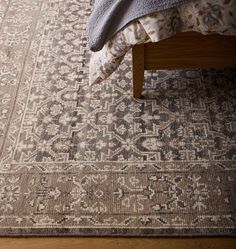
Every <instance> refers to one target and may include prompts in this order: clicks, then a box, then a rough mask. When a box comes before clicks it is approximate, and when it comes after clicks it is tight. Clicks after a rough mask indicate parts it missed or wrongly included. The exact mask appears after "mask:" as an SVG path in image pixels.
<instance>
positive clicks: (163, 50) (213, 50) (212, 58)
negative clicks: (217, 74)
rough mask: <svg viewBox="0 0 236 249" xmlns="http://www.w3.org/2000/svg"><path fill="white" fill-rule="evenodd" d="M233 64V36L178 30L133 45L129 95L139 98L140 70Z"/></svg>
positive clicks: (235, 48)
mask: <svg viewBox="0 0 236 249" xmlns="http://www.w3.org/2000/svg"><path fill="white" fill-rule="evenodd" d="M224 67H236V36H222V35H216V34H214V35H202V34H199V33H196V32H186V33H179V34H177V35H175V36H173V37H171V38H168V39H165V40H162V41H159V42H157V43H146V44H140V45H136V46H134V47H133V96H134V97H135V98H141V97H142V89H143V81H144V71H145V70H158V69H178V68H182V69H184V68H224Z"/></svg>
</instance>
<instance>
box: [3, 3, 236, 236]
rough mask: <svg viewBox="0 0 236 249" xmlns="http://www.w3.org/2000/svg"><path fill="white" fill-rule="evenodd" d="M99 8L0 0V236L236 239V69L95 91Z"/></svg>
mask: <svg viewBox="0 0 236 249" xmlns="http://www.w3.org/2000/svg"><path fill="white" fill-rule="evenodd" d="M92 5H93V1H89V0H69V1H62V0H35V1H27V0H12V1H10V0H2V1H1V3H0V148H1V149H0V159H1V162H0V235H1V236H6V235H12V236H27V235H28V236H30V235H42V236H45V235H58V236H59V235H98V236H102V235H108V236H110V235H120V236H128V235H134V236H160V235H161V236H180V235H184V236H188V235H191V236H194V235H208V236H211V235H235V234H236V198H235V194H236V163H235V162H236V160H235V159H236V158H235V155H236V153H235V147H236V146H235V141H236V117H235V110H236V98H235V97H236V88H235V81H236V70H235V69H224V70H214V69H212V70H200V69H196V70H187V69H186V70H174V71H163V70H161V71H155V72H154V71H150V72H148V73H147V74H146V79H145V82H146V83H145V84H146V85H145V92H144V95H145V99H142V100H137V99H134V98H133V97H132V73H131V54H130V53H129V54H128V55H127V56H126V58H125V60H124V62H122V64H121V66H120V68H119V70H118V71H117V72H116V73H115V74H114V75H113V76H112V77H111V78H110V79H109V80H107V81H106V82H105V83H102V84H100V85H93V86H89V82H88V78H89V77H88V65H89V56H90V55H89V51H88V49H87V47H86V36H85V26H86V21H87V17H88V16H89V14H90V13H91V8H92Z"/></svg>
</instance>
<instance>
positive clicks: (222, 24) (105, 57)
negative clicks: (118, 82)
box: [90, 0, 236, 98]
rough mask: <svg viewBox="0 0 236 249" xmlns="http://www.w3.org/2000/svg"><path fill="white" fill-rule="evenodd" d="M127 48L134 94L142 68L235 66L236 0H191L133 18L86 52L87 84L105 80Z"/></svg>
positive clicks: (138, 92)
mask: <svg viewBox="0 0 236 249" xmlns="http://www.w3.org/2000/svg"><path fill="white" fill-rule="evenodd" d="M131 49H132V55H133V57H132V64H133V95H134V97H136V98H140V97H142V88H143V82H144V72H145V70H158V69H178V68H181V69H184V68H209V67H211V68H219V67H235V66H236V0H192V1H187V2H186V3H184V4H181V5H179V6H175V7H173V8H169V9H166V10H164V11H159V12H155V13H151V14H149V15H145V16H142V17H140V18H138V19H136V20H134V21H133V22H132V23H130V24H129V25H127V26H125V27H124V28H123V29H122V30H120V31H119V32H117V33H116V34H115V35H114V36H113V37H112V38H111V39H109V41H107V42H106V43H105V44H104V46H103V47H102V49H100V50H99V51H96V52H91V60H90V83H91V84H96V83H101V82H103V81H105V80H106V79H107V78H109V76H110V75H111V74H112V73H113V72H115V71H116V69H117V68H118V66H119V65H120V63H122V60H123V58H124V56H125V55H126V53H127V52H128V51H129V50H131Z"/></svg>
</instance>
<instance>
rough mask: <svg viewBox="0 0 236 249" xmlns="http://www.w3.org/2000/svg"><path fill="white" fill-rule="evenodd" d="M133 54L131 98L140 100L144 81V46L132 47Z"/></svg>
mask: <svg viewBox="0 0 236 249" xmlns="http://www.w3.org/2000/svg"><path fill="white" fill-rule="evenodd" d="M132 54H133V96H134V97H135V98H140V97H141V95H142V90H143V80H144V44H140V45H138V46H134V48H133V50H132Z"/></svg>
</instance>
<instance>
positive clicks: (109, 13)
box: [87, 0, 191, 51]
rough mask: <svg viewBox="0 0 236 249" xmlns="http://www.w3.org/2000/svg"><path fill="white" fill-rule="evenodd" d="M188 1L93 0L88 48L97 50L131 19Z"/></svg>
mask: <svg viewBox="0 0 236 249" xmlns="http://www.w3.org/2000/svg"><path fill="white" fill-rule="evenodd" d="M188 1H191V0H95V8H94V10H93V12H92V14H91V16H90V18H89V21H88V25H87V37H88V45H89V48H90V49H91V50H92V51H99V50H101V49H102V47H103V46H104V44H105V43H106V42H107V41H108V40H109V39H110V38H111V37H112V36H113V35H115V34H116V33H117V32H118V31H120V30H121V29H122V28H124V27H125V26H126V25H127V24H128V23H130V22H131V21H133V20H135V19H137V18H139V17H142V16H144V15H147V14H151V13H154V12H157V11H161V10H165V9H168V8H172V7H175V6H178V5H180V4H183V3H185V2H188Z"/></svg>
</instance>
